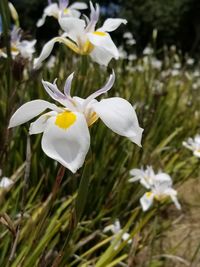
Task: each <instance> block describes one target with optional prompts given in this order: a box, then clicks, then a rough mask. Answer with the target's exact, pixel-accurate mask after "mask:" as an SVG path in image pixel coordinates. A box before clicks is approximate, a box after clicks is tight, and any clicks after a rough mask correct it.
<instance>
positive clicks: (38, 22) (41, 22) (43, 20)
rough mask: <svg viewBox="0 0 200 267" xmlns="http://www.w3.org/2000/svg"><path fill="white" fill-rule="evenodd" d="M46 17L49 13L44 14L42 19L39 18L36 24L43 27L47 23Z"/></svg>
mask: <svg viewBox="0 0 200 267" xmlns="http://www.w3.org/2000/svg"><path fill="white" fill-rule="evenodd" d="M46 17H47V14H45V13H44V14H43V15H42V17H41V19H39V20H38V21H37V23H36V26H37V27H38V28H39V27H42V26H43V25H44V23H45V20H46Z"/></svg>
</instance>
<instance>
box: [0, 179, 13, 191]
mask: <svg viewBox="0 0 200 267" xmlns="http://www.w3.org/2000/svg"><path fill="white" fill-rule="evenodd" d="M12 184H13V181H12V180H11V179H9V178H8V177H3V178H2V179H1V181H0V187H2V188H8V187H9V186H11V185H12Z"/></svg>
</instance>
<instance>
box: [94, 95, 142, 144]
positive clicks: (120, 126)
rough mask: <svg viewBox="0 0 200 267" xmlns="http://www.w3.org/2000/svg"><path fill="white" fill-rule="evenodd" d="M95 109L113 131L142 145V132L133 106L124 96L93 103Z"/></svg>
mask: <svg viewBox="0 0 200 267" xmlns="http://www.w3.org/2000/svg"><path fill="white" fill-rule="evenodd" d="M92 107H93V109H94V111H95V112H96V113H97V115H98V116H99V117H100V118H101V120H102V121H103V122H104V123H105V125H106V126H107V127H108V128H110V129H111V130H112V131H113V132H115V133H117V134H119V135H122V136H125V137H128V138H129V139H130V140H131V141H132V142H134V143H135V144H137V145H138V146H141V139H142V132H143V129H142V128H140V126H139V124H138V119H137V115H136V112H135V110H134V108H133V106H132V105H131V104H130V103H129V102H128V101H126V100H125V99H123V98H120V97H112V98H108V99H103V100H101V101H100V102H97V103H94V104H93V105H92Z"/></svg>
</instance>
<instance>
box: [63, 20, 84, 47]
mask: <svg viewBox="0 0 200 267" xmlns="http://www.w3.org/2000/svg"><path fill="white" fill-rule="evenodd" d="M59 24H60V26H61V28H62V29H63V30H64V31H65V32H66V33H67V36H69V38H70V39H71V40H73V41H74V42H78V41H79V38H80V36H81V35H83V34H84V29H85V26H86V25H85V21H84V20H82V19H79V18H73V17H60V18H59Z"/></svg>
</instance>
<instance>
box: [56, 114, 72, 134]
mask: <svg viewBox="0 0 200 267" xmlns="http://www.w3.org/2000/svg"><path fill="white" fill-rule="evenodd" d="M75 121H76V115H75V114H74V113H73V112H71V111H64V112H62V113H60V114H58V115H57V116H56V121H55V125H57V126H58V127H59V128H62V129H63V130H66V129H68V128H69V127H70V126H72V125H73V124H74V123H75Z"/></svg>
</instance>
